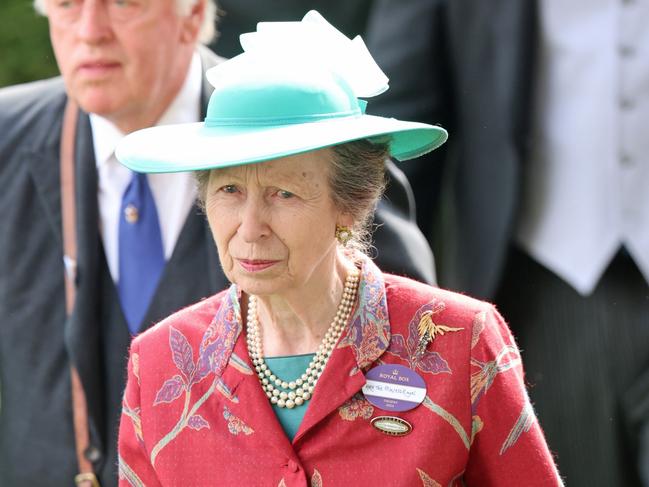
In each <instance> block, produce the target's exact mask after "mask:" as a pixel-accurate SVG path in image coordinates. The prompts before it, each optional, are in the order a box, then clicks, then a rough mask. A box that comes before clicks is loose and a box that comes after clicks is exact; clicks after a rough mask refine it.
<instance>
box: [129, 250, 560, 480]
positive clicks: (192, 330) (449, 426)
mask: <svg viewBox="0 0 649 487" xmlns="http://www.w3.org/2000/svg"><path fill="white" fill-rule="evenodd" d="M424 316H428V317H429V318H430V319H432V322H433V323H434V324H435V326H437V327H439V328H438V329H439V330H442V331H444V330H446V331H445V333H444V334H441V333H439V334H437V335H436V338H435V339H434V340H433V341H432V342H431V343H430V344H429V345H428V347H427V349H426V351H425V353H424V354H423V355H422V356H419V357H416V356H415V349H416V347H417V343H418V338H419V334H418V325H419V322H420V321H421V319H422V318H423V317H424ZM444 327H448V328H444ZM450 329H455V330H450ZM242 330H243V327H242V320H241V311H240V308H239V291H238V290H237V287H236V286H234V285H233V286H232V287H231V288H230V289H229V290H226V291H224V292H221V293H220V294H217V295H216V296H213V297H211V298H209V299H206V300H204V301H201V302H200V303H197V304H195V305H193V306H191V307H189V308H186V309H184V310H182V311H180V312H178V313H176V314H174V315H172V316H170V317H169V318H167V319H166V320H164V321H162V322H161V323H159V324H158V325H157V326H155V327H153V328H152V329H150V330H148V331H146V332H145V333H143V334H142V335H140V336H138V337H137V338H136V339H135V340H134V341H133V344H132V347H131V353H130V360H129V365H128V384H127V387H126V391H125V394H124V402H123V409H122V419H121V426H120V433H119V477H120V485H123V486H125V485H130V486H143V485H146V486H150V487H153V486H184V487H187V486H192V487H193V486H196V487H202V486H272V487H275V486H278V487H280V486H285V487H293V486H312V487H313V486H325V487H330V486H351V485H354V486H379V485H380V486H409V487H410V486H418V485H420V486H426V487H437V486H443V487H446V486H449V487H455V486H458V487H459V486H462V485H468V486H480V487H489V486H499V487H505V486H523V485H524V486H527V487H532V486H556V485H561V480H560V478H559V477H558V474H557V471H556V468H555V465H554V462H553V459H552V457H551V455H550V452H549V451H548V448H547V446H546V443H545V440H544V438H543V433H542V431H541V428H540V427H539V424H538V422H537V419H536V417H535V415H534V411H533V409H532V406H531V404H530V402H529V399H528V397H527V394H526V391H525V387H524V383H523V370H522V367H521V358H520V355H519V352H518V349H517V348H516V344H515V342H514V340H513V338H512V336H511V334H510V332H509V329H508V328H507V325H506V324H505V322H504V321H503V319H502V317H501V316H500V315H499V314H498V312H497V311H496V310H495V309H494V308H493V306H491V305H489V304H486V303H483V302H480V301H476V300H473V299H471V298H468V297H465V296H462V295H459V294H454V293H450V292H447V291H443V290H440V289H436V288H432V287H430V286H426V285H423V284H419V283H416V282H414V281H411V280H408V279H404V278H400V277H396V276H391V275H384V274H381V272H380V271H379V270H378V269H377V268H376V267H375V266H374V264H373V263H372V262H371V261H369V260H367V259H366V260H364V261H363V264H362V279H361V283H360V288H359V303H358V305H357V307H356V309H355V310H354V312H353V315H352V318H351V320H350V323H349V326H348V329H347V330H346V331H345V332H344V333H343V336H342V338H341V340H340V342H339V343H338V346H337V348H336V349H335V351H334V353H333V354H332V356H331V358H330V360H329V363H328V364H327V367H326V368H325V370H324V372H323V374H322V376H321V378H320V380H319V382H318V384H317V387H316V390H315V392H314V395H313V398H312V399H311V401H310V404H309V406H308V410H307V412H306V415H305V416H304V420H303V421H302V424H301V426H300V429H299V431H298V433H297V435H296V436H295V438H294V440H293V441H292V442H291V441H289V440H288V439H287V437H286V435H285V434H284V432H283V430H282V428H281V426H280V425H279V423H278V421H277V419H276V417H275V415H274V413H273V410H272V409H271V406H270V404H269V402H268V400H267V398H266V396H265V395H264V393H263V391H262V389H261V387H260V384H259V382H258V378H257V376H256V374H255V373H254V371H253V369H252V365H251V362H250V359H249V357H248V351H247V347H246V340H245V333H242ZM378 364H401V365H405V366H408V367H410V368H411V369H413V370H415V371H417V373H419V374H420V375H421V376H422V377H423V378H424V380H425V383H426V387H427V393H426V396H425V399H424V401H423V403H421V404H420V405H419V406H418V407H416V408H415V409H412V410H409V411H405V412H401V413H394V412H387V411H383V410H381V409H379V408H378V407H376V406H373V405H372V404H370V403H369V402H368V401H367V400H366V399H365V398H364V396H363V393H362V391H361V389H362V387H363V385H364V384H365V382H366V379H365V375H364V372H366V371H367V370H369V369H370V368H372V367H374V366H376V365H378ZM382 415H389V416H398V417H401V418H403V419H405V420H406V421H408V423H410V424H411V425H412V431H411V432H410V434H407V435H405V436H399V437H397V436H389V435H386V434H384V433H382V432H381V431H379V430H377V429H375V428H374V427H373V426H372V425H371V424H370V421H371V419H372V418H374V417H376V416H382Z"/></svg>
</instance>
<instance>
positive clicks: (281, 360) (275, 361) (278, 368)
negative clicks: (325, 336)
mask: <svg viewBox="0 0 649 487" xmlns="http://www.w3.org/2000/svg"><path fill="white" fill-rule="evenodd" d="M313 357H315V353H307V354H305V355H286V356H283V357H264V360H265V361H266V364H267V365H268V367H269V368H270V370H272V371H273V374H275V375H276V376H277V377H281V379H282V380H285V381H286V382H291V381H294V380H296V379H299V377H300V376H301V375H302V374H304V371H305V370H306V368H307V367H308V366H309V362H311V359H313ZM309 402H310V401H306V402H305V403H304V404H302V405H301V406H295V407H294V408H293V409H288V408H280V407H279V406H277V405H275V404H272V406H273V411H275V415H276V416H277V419H278V420H279V423H280V424H281V425H282V428H283V429H284V432H285V433H286V436H288V439H289V440H291V441H293V438H295V434H296V433H297V430H298V428H299V427H300V424H301V423H302V418H304V413H306V408H307V407H308V406H309Z"/></svg>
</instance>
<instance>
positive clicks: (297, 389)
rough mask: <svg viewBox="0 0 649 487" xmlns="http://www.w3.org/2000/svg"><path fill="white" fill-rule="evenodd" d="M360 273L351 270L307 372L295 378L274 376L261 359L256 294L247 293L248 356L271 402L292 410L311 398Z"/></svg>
mask: <svg viewBox="0 0 649 487" xmlns="http://www.w3.org/2000/svg"><path fill="white" fill-rule="evenodd" d="M358 280H359V272H358V271H353V272H350V273H349V275H348V276H347V279H345V287H344V289H343V295H342V298H341V299H340V304H338V310H337V312H336V316H335V317H334V319H333V321H332V322H331V325H329V329H328V330H327V333H326V334H325V336H324V338H323V339H322V342H321V343H320V346H319V347H318V350H317V352H316V354H315V357H313V360H311V362H310V363H309V366H308V367H307V369H306V371H305V372H304V373H303V374H302V375H301V376H300V377H299V378H298V379H296V380H295V381H290V382H287V381H285V380H282V379H280V378H279V377H277V376H276V375H275V374H274V373H273V372H272V371H271V370H270V367H268V364H266V361H265V360H264V355H263V352H262V345H261V331H260V329H259V316H258V314H257V297H256V296H252V295H251V296H250V299H249V300H248V318H247V327H246V330H247V335H248V337H247V341H248V353H249V355H250V359H251V360H252V363H253V365H254V367H255V370H256V371H257V376H258V377H259V381H260V382H261V386H262V388H263V389H264V392H265V393H266V396H267V397H268V399H270V402H271V403H272V404H275V405H277V406H279V407H280V408H284V407H285V408H288V409H292V408H294V407H295V406H301V405H302V404H304V403H305V402H306V401H308V400H309V399H311V396H312V395H313V390H314V388H315V385H316V383H317V382H318V379H319V378H320V376H321V375H322V371H323V370H324V368H325V365H327V362H328V360H329V357H330V356H331V353H332V352H333V349H334V347H335V346H336V343H338V339H339V338H340V335H341V334H342V331H343V329H344V328H345V324H346V323H347V320H348V319H349V315H350V314H351V311H352V307H353V306H354V302H355V301H356V289H357V287H358Z"/></svg>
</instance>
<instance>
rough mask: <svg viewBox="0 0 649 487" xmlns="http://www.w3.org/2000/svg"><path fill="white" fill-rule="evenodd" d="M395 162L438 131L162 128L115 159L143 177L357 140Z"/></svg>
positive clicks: (395, 127)
mask: <svg viewBox="0 0 649 487" xmlns="http://www.w3.org/2000/svg"><path fill="white" fill-rule="evenodd" d="M385 136H387V137H388V138H386V141H388V142H389V144H390V154H391V155H392V156H393V157H395V158H396V159H398V160H406V159H411V158H414V157H418V156H420V155H422V154H425V153H426V152H429V151H431V150H433V149H435V148H436V147H439V146H440V145H442V144H443V143H444V142H445V141H446V138H447V133H446V131H445V130H444V129H442V128H441V127H436V126H433V125H427V124H423V123H417V122H405V121H401V120H396V119H393V118H383V117H376V116H372V115H362V116H358V117H349V118H338V119H329V120H324V121H319V122H311V123H303V124H292V125H282V126H279V127H278V126H270V127H260V126H239V125H238V126H225V127H224V126H220V127H208V126H206V125H205V124H204V123H190V124H180V125H163V126H159V127H152V128H148V129H144V130H139V131H137V132H134V133H132V134H130V135H129V136H127V137H126V138H124V139H123V140H122V142H121V143H120V144H119V146H118V147H117V150H116V153H115V155H116V156H117V158H118V159H119V161H120V162H121V163H122V164H124V165H125V166H127V167H128V168H129V169H132V170H133V171H137V172H143V173H166V172H182V171H201V170H207V169H216V168H221V167H229V166H238V165H243V164H251V163H255V162H262V161H266V160H270V159H277V158H281V157H287V156H291V155H295V154H300V153H304V152H309V151H313V150H317V149H322V148H324V147H330V146H333V145H338V144H342V143H345V142H350V141H353V140H359V139H368V138H369V139H372V138H377V137H385Z"/></svg>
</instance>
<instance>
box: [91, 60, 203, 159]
mask: <svg viewBox="0 0 649 487" xmlns="http://www.w3.org/2000/svg"><path fill="white" fill-rule="evenodd" d="M202 78H203V69H202V66H201V58H200V55H199V54H198V52H194V55H193V56H192V60H191V63H190V66H189V70H188V72H187V76H186V78H185V82H184V83H183V86H182V87H181V88H180V91H179V92H178V94H177V95H176V97H175V98H174V100H173V101H172V102H171V104H170V105H169V107H167V110H166V111H165V112H164V113H163V114H162V117H160V120H158V122H157V123H156V126H158V125H168V124H174V123H189V122H196V121H197V120H199V118H200V107H201V89H202ZM90 126H91V127H92V143H93V146H94V149H95V161H96V164H97V167H98V168H99V167H101V166H102V165H103V164H105V163H106V162H107V161H108V160H109V159H110V158H111V156H112V155H113V152H114V151H115V147H117V144H118V143H119V141H120V140H121V139H122V138H123V137H124V134H123V133H122V132H121V131H120V130H119V129H118V128H117V127H116V126H115V124H114V123H112V122H111V121H110V120H108V119H106V118H104V117H102V116H100V115H97V114H94V113H91V114H90Z"/></svg>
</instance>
